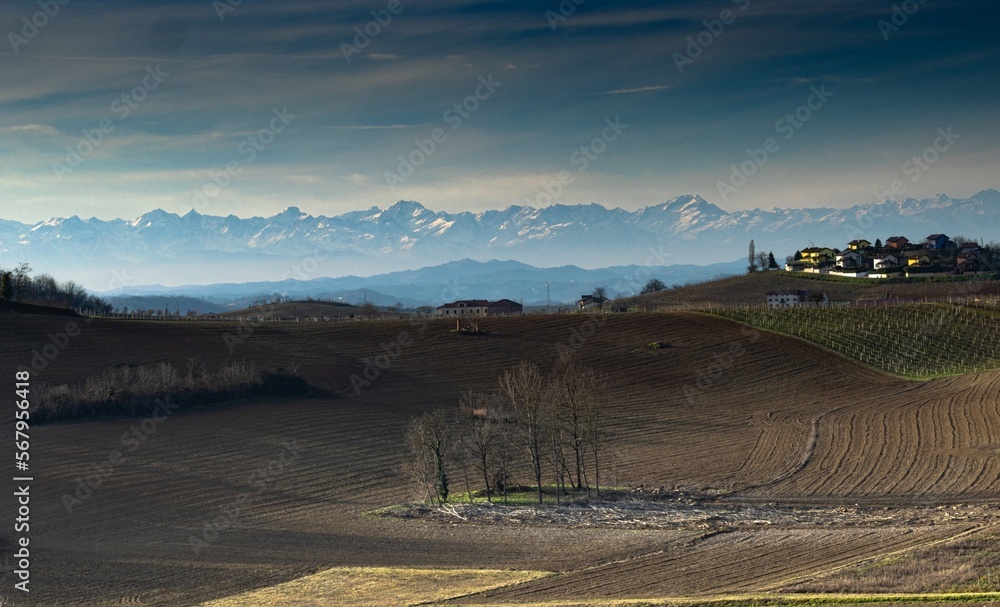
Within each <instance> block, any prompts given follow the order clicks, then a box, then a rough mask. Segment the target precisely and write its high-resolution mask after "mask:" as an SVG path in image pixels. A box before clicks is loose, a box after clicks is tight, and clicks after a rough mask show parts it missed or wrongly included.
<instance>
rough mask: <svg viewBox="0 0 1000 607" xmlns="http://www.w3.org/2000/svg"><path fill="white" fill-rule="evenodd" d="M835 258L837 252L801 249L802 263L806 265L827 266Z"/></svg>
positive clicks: (825, 249)
mask: <svg viewBox="0 0 1000 607" xmlns="http://www.w3.org/2000/svg"><path fill="white" fill-rule="evenodd" d="M836 257H837V252H836V251H834V250H833V249H830V248H827V247H809V248H806V249H802V261H804V262H806V263H807V264H813V265H823V264H828V263H832V262H833V261H834V260H835V259H836Z"/></svg>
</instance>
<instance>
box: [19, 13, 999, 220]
mask: <svg viewBox="0 0 1000 607" xmlns="http://www.w3.org/2000/svg"><path fill="white" fill-rule="evenodd" d="M577 1H579V2H580V3H579V4H575V3H574V2H573V1H572V0H564V1H563V2H562V3H560V2H558V1H548V2H527V1H519V0H510V1H499V0H494V1H465V2H461V1H452V2H441V1H435V0H426V1H417V2H413V1H409V0H401V1H399V2H394V1H393V2H391V1H390V0H375V1H364V2H361V1H355V0H345V1H339V2H336V3H332V2H321V1H305V0H297V1H296V0H292V1H289V2H273V1H272V2H265V1H264V0H242V2H238V0H219V1H217V2H213V1H212V0H198V1H169V0H168V1H161V2H156V3H152V2H130V1H126V0H119V1H116V2H96V1H86V0H69V1H68V2H66V3H65V4H60V3H59V0H48V4H46V2H45V0H43V1H42V2H41V3H39V2H37V1H36V2H23V1H14V2H5V3H3V5H2V6H0V32H6V35H5V36H4V40H0V70H2V72H0V73H3V75H4V80H3V87H2V88H0V217H3V218H6V219H17V220H20V221H25V222H32V221H37V220H41V219H45V218H48V217H50V216H66V215H73V214H77V215H80V216H83V217H90V216H97V217H101V218H113V217H126V218H129V217H136V216H138V215H140V214H142V213H144V212H146V211H149V210H151V209H154V208H162V209H164V210H167V211H170V212H177V213H185V212H187V211H189V210H191V209H192V208H194V209H196V210H198V211H199V212H202V213H207V214H214V215H225V214H229V213H232V214H236V215H240V216H251V215H270V214H273V213H276V212H278V211H280V210H282V209H284V208H286V207H288V206H292V205H295V206H298V207H300V208H301V209H302V210H303V211H306V212H309V213H312V214H325V215H333V214H338V213H343V212H347V211H350V210H356V209H364V208H368V207H370V206H373V205H378V206H382V207H385V206H388V205H391V204H392V203H394V202H396V201H397V200H417V201H419V202H421V203H423V204H424V205H425V206H428V207H430V208H432V209H435V210H446V211H457V210H486V209H491V208H504V207H507V206H509V205H511V204H524V203H526V202H529V203H533V204H536V205H537V204H542V205H545V204H550V203H561V204H582V203H591V202H597V203H600V204H603V205H605V206H609V207H612V206H620V207H623V208H626V209H635V208H638V207H641V206H644V205H651V204H657V203H659V202H663V201H665V200H668V199H670V198H673V197H675V196H678V195H682V194H700V195H702V196H703V197H705V198H706V199H708V200H709V201H711V202H713V203H715V204H718V205H719V206H721V207H723V208H725V209H727V210H736V209H742V208H751V207H761V208H765V209H770V208H772V207H775V206H777V207H812V206H832V207H843V206H849V205H852V204H857V203H861V202H868V201H873V200H876V199H879V198H882V197H884V196H882V193H886V192H887V191H888V190H889V188H890V186H891V184H892V183H893V182H894V181H897V180H899V181H901V182H902V183H903V185H904V195H905V196H913V197H918V198H919V197H927V196H932V195H935V194H938V193H947V194H950V195H952V196H956V197H960V196H967V195H971V194H973V193H975V192H977V191H979V190H982V189H986V188H995V187H998V186H1000V184H998V183H997V168H998V166H1000V164H998V160H1000V120H998V119H997V107H998V103H997V99H998V93H1000V80H998V74H1000V69H998V67H997V66H998V60H1000V41H998V40H1000V39H998V37H997V36H996V32H995V27H996V23H997V16H998V13H1000V10H998V8H995V7H994V5H993V4H988V3H985V2H971V1H948V2H945V1H944V0H925V1H924V2H923V3H921V2H920V1H919V0H907V2H896V3H895V4H893V2H885V3H882V2H871V1H865V2H862V1H855V0H842V1H830V2H801V1H800V0H771V1H766V0H724V1H717V2H630V3H620V2H608V1H599V0H577ZM45 6H47V7H48V10H49V12H50V13H53V14H52V15H51V16H49V15H45V14H43V13H42V11H43V9H44V8H45ZM984 6H985V7H986V8H984ZM55 7H57V8H58V10H57V11H56V10H55ZM372 11H375V15H374V16H373V14H372ZM393 12H395V14H392V13H393ZM40 14H41V16H39V15H40ZM387 16H388V17H390V18H387ZM376 18H377V19H378V20H381V21H382V23H378V22H377V21H376ZM25 20H27V21H28V22H29V23H30V22H31V21H32V20H34V22H35V25H34V26H27V25H26V21H25ZM880 22H881V24H880ZM39 24H40V25H41V26H40V27H37V26H38V25H39ZM720 26H721V27H720ZM355 28H358V29H360V30H361V31H364V30H365V29H367V30H368V32H369V33H370V34H374V35H373V36H366V37H364V38H358V37H357V32H358V29H355ZM345 45H349V46H345ZM348 59H350V60H349V61H348ZM484 82H485V83H489V84H488V85H486V84H483V83H484ZM817 92H820V93H821V94H820V96H818V97H817ZM477 95H478V97H477ZM456 104H458V106H457V107H456ZM463 104H464V105H463ZM810 106H812V107H810ZM796 112H798V118H797V119H796V118H795V116H796ZM789 114H791V116H792V118H791V120H789V119H788V115H789ZM803 117H805V120H802V118H803ZM616 120H617V121H618V124H619V128H618V129H610V127H608V121H611V122H614V121H616ZM625 125H627V126H625ZM939 129H941V130H943V131H944V132H949V131H948V129H951V130H950V132H951V133H953V134H955V135H958V137H951V138H950V139H949V140H948V141H947V143H944V141H943V140H942V139H941V136H940V134H939V133H940V132H941V131H939ZM769 140H771V141H769ZM418 141H419V142H421V143H418ZM935 144H937V146H938V149H937V150H933V151H932V153H928V152H927V150H928V149H933V147H934V146H935ZM581 146H583V147H584V151H583V152H581V151H580V148H581ZM432 147H433V150H432ZM67 148H68V149H67ZM759 149H762V150H765V151H767V154H766V156H763V155H761V153H760V152H759V151H758V150H759ZM748 150H751V151H753V153H752V154H748ZM401 156H402V157H404V158H409V159H411V160H413V161H416V162H415V164H417V165H418V166H413V167H412V174H409V167H405V166H404V167H400V164H401V163H400V160H399V158H400V157H401ZM914 156H921V157H922V160H923V162H922V165H919V166H918V168H917V169H915V168H914V166H915V165H914V164H913V163H912V159H913V157H914ZM928 161H931V162H928ZM907 162H910V164H909V165H907V164H906V163H907ZM918 164H919V163H918ZM733 166H736V167H737V169H738V171H739V172H740V173H741V175H736V176H734V175H733V174H732V167H733ZM741 167H743V168H741ZM401 168H402V171H401V170H400V169H401ZM393 174H395V175H396V177H393ZM560 174H562V177H563V182H564V183H563V184H561V185H560V186H558V187H556V186H553V185H552V184H554V183H556V182H557V181H558V180H559V179H560ZM568 176H571V179H568V178H567V177H568ZM744 181H745V183H744ZM720 183H722V184H726V185H725V186H723V187H720ZM734 184H739V187H736V186H734ZM546 186H548V187H546ZM199 194H200V195H199Z"/></svg>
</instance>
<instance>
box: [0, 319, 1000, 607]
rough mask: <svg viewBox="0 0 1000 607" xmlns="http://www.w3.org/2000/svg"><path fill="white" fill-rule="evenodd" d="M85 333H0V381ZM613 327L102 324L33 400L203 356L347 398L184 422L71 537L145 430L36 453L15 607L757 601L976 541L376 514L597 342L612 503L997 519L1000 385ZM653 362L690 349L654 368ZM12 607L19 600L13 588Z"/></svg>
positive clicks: (7, 322)
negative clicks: (461, 586) (419, 581)
mask: <svg viewBox="0 0 1000 607" xmlns="http://www.w3.org/2000/svg"><path fill="white" fill-rule="evenodd" d="M65 322H66V320H65V319H52V318H41V317H20V318H11V317H9V316H8V317H3V318H0V331H2V332H3V335H4V338H5V339H4V341H3V344H2V345H0V348H2V351H0V361H2V364H0V369H5V370H6V371H4V373H9V374H11V375H12V374H13V370H14V369H15V367H16V366H17V365H19V364H25V363H26V362H30V352H31V350H33V349H39V348H40V347H41V346H42V345H43V344H44V343H45V340H46V335H47V334H48V333H50V332H57V331H59V330H61V328H62V327H63V326H64V324H65ZM593 322H594V321H593V320H592V319H587V318H580V317H544V318H524V319H508V320H496V321H487V322H483V323H482V325H483V327H484V328H486V329H488V330H490V331H491V332H492V334H491V335H489V336H485V337H475V336H461V335H455V334H452V333H449V332H448V329H450V328H451V325H450V324H448V323H433V324H431V325H430V326H429V328H427V329H425V330H423V331H421V330H420V329H419V328H418V327H415V326H412V325H408V324H406V323H401V324H400V323H388V322H380V323H368V324H360V323H352V324H347V323H344V324H341V325H336V326H334V325H314V324H310V325H307V324H304V323H302V324H281V325H266V326H263V327H259V328H257V329H255V330H254V332H253V334H252V335H251V336H249V338H248V339H247V340H246V341H245V342H243V343H240V344H238V346H237V348H236V352H235V354H230V352H229V351H228V349H227V347H226V344H225V341H224V340H223V334H224V333H225V332H227V331H228V332H233V331H234V330H235V327H233V326H231V325H229V326H224V325H217V324H209V325H186V324H168V323H124V322H117V323H116V322H101V321H95V322H93V323H90V324H89V325H88V326H86V327H85V329H84V331H83V333H82V334H81V335H80V336H79V337H77V338H74V340H73V342H72V343H71V344H70V345H69V346H68V347H67V348H66V350H65V351H64V352H62V353H61V354H60V355H59V357H58V358H57V359H56V360H55V362H53V363H52V364H51V365H50V366H49V367H48V368H47V369H45V370H44V371H42V372H39V373H37V374H36V375H35V378H34V380H33V381H36V382H37V381H47V382H52V383H58V382H66V381H77V380H80V379H82V378H83V377H85V376H86V375H88V374H91V373H93V372H95V371H97V370H99V369H101V368H104V367H107V366H111V365H116V364H122V363H127V364H146V363H151V362H158V361H161V360H170V361H172V362H174V363H175V364H176V365H177V366H183V365H184V364H186V361H187V359H188V358H190V357H193V356H198V357H201V358H202V359H203V360H205V361H206V362H208V363H209V364H210V365H215V364H218V363H219V362H223V361H228V360H231V359H232V358H234V357H236V358H243V359H248V360H253V361H255V362H257V363H258V364H259V365H260V366H262V367H271V368H273V367H279V366H285V365H288V364H289V363H295V364H297V365H299V368H300V369H301V371H302V372H303V373H304V374H305V375H306V376H307V377H308V379H309V381H310V382H311V383H312V384H313V385H315V386H318V387H321V388H323V389H324V390H329V391H337V390H338V389H339V390H340V395H339V396H331V395H330V394H324V395H319V396H317V397H315V398H311V399H302V400H295V401H283V402H267V401H257V402H252V403H243V404H239V405H228V406H223V407H216V408H211V409H204V410H197V411H187V412H181V413H178V414H176V415H175V416H172V417H170V418H168V419H167V420H166V421H164V422H162V423H161V424H160V425H159V426H158V427H157V429H156V432H155V433H152V434H150V435H149V436H148V439H147V440H146V441H144V442H143V443H142V444H141V445H140V446H138V447H137V448H136V449H135V450H134V451H130V452H128V453H126V454H125V455H126V457H125V461H124V462H123V463H121V464H120V465H117V466H115V467H114V469H113V472H112V473H111V474H110V476H107V477H106V478H104V479H103V480H102V484H101V486H100V487H99V488H97V489H96V490H94V491H93V493H92V495H90V496H89V497H88V498H87V499H86V500H85V501H84V502H83V503H82V504H79V505H76V506H74V508H73V512H72V513H70V512H69V511H68V510H67V508H66V507H65V506H64V504H63V501H62V496H63V495H64V494H68V493H69V494H71V493H73V492H74V490H75V488H76V479H78V478H82V477H86V476H87V475H89V474H91V473H92V470H91V469H90V467H91V464H92V463H98V462H103V461H105V460H106V459H107V457H108V456H109V454H110V453H112V452H114V451H115V450H116V449H123V443H122V440H121V437H122V435H123V433H126V432H128V431H130V429H131V427H132V426H133V425H134V424H135V423H136V422H137V421H139V420H126V419H118V420H96V421H87V422H80V423H69V424H59V425H51V426H43V427H39V428H36V429H35V430H34V434H33V436H32V472H33V473H34V474H35V475H36V477H37V479H38V480H37V481H36V483H35V485H34V486H33V492H34V502H33V504H34V509H33V512H32V515H33V521H32V546H37V549H36V550H37V552H33V555H34V556H35V558H36V561H35V564H34V570H33V578H32V579H33V584H34V585H35V586H34V587H35V591H34V592H32V597H31V601H30V602H24V603H20V602H19V603H15V604H29V605H108V604H115V603H116V602H125V603H131V604H139V605H191V604H196V603H197V602H200V601H203V600H207V599H210V598H215V597H221V596H226V595H230V594H234V593H236V592H238V591H241V590H246V589H248V588H253V587H259V586H263V585H270V584H273V583H276V582H279V581H284V580H288V579H291V578H294V577H297V576H300V575H303V574H305V573H310V572H313V571H317V570H319V569H322V568H324V567H329V566H335V565H386V566H395V565H399V566H403V565H406V566H437V567H483V568H530V569H543V570H553V571H566V572H572V571H578V572H580V573H578V574H573V573H568V574H567V575H565V576H560V577H557V578H552V579H551V580H541V581H539V582H536V584H541V585H540V586H538V587H537V589H536V590H531V591H530V592H537V597H543V596H544V597H552V598H574V597H577V595H578V594H579V593H582V594H581V595H580V596H583V595H586V594H588V593H589V594H591V595H596V596H649V595H650V594H651V593H653V594H665V593H666V594H672V593H680V592H690V593H699V592H709V591H713V592H715V591H720V590H736V589H751V588H759V587H762V586H765V585H767V584H771V583H777V582H779V581H782V580H785V579H787V578H790V577H793V576H795V575H801V574H805V573H807V572H810V571H817V570H823V569H824V568H829V567H832V566H838V565H841V564H844V563H848V562H852V561H855V560H857V559H860V558H865V557H869V556H872V555H875V554H879V553H881V552H884V551H886V550H889V549H896V548H899V547H905V546H908V545H912V544H915V543H919V542H920V541H924V540H925V539H928V538H937V537H940V536H942V535H947V534H949V533H953V532H957V531H959V530H961V529H965V528H967V527H968V524H956V525H933V526H925V527H921V528H913V529H905V528H895V527H889V528H884V529H877V530H873V529H852V528H844V529H830V530H816V529H811V530H802V529H795V528H788V529H768V530H766V531H756V530H746V531H742V530H741V531H739V532H733V533H727V534H723V535H720V536H713V537H710V538H705V539H703V540H698V541H695V540H696V539H697V538H699V537H701V536H702V535H703V532H701V531H698V530H696V529H692V530H656V529H645V530H643V529H627V530H622V529H611V528H607V529H604V528H596V529H574V528H568V527H560V526H552V527H546V528H544V529H539V528H525V527H519V526H499V527H497V526H476V525H449V524H441V523H435V522H431V521H404V520H391V519H385V518H380V517H371V516H365V515H364V513H365V512H367V511H369V510H372V509H375V508H378V507H381V506H385V505H388V504H392V503H396V502H399V501H403V500H406V499H409V498H410V497H412V496H411V494H410V491H409V490H408V489H407V488H406V487H400V486H399V484H398V483H397V474H396V471H395V468H396V466H397V465H398V463H399V462H400V460H401V457H402V453H401V449H400V446H399V445H400V439H401V436H402V432H403V428H404V426H405V424H406V423H407V421H408V420H409V419H410V418H411V416H412V415H414V414H416V413H418V412H420V411H422V410H425V409H427V408H432V407H437V406H450V405H452V404H454V403H455V402H457V398H458V395H459V393H460V392H461V391H462V390H464V389H468V388H483V387H488V386H490V385H492V383H493V381H494V380H495V377H496V375H497V373H498V372H499V370H501V369H503V368H504V367H506V366H508V365H512V364H514V363H516V362H517V361H519V360H521V359H522V358H529V359H533V360H536V361H537V362H539V364H541V365H542V366H543V367H549V366H551V364H552V362H553V361H554V360H555V358H556V357H557V356H558V353H559V350H558V349H557V344H562V345H563V346H564V347H568V348H570V349H572V348H573V345H574V344H576V343H579V342H580V341H581V339H580V337H579V336H583V335H591V330H593V333H592V336H590V337H587V338H585V339H583V340H582V341H583V345H582V347H580V348H579V349H577V350H576V351H577V352H578V353H579V354H580V355H581V357H582V358H583V360H584V362H586V363H587V364H590V365H592V366H595V367H598V368H600V369H602V370H604V371H605V372H606V373H608V374H609V375H610V376H611V377H612V384H611V394H612V395H613V402H612V403H611V407H612V411H613V413H612V416H613V422H612V428H611V429H612V431H613V433H614V434H615V442H616V444H618V445H619V447H618V449H617V454H616V457H615V462H614V464H613V466H612V470H610V471H609V475H612V474H613V476H614V477H615V481H616V482H617V483H618V484H631V485H638V484H644V485H645V486H647V487H658V486H660V485H664V486H667V487H674V486H679V487H685V488H692V489H697V490H700V491H706V492H711V493H715V494H719V495H721V496H726V495H729V496H732V497H733V498H734V499H736V498H738V499H752V500H753V499H756V500H761V501H774V500H782V501H788V502H812V503H815V502H823V503H831V504H842V503H851V504H853V503H854V502H862V503H865V502H870V503H883V502H902V503H916V502H957V501H971V500H986V499H989V498H992V497H995V496H996V495H997V493H998V490H1000V478H998V475H1000V467H998V465H997V463H996V461H995V457H990V454H991V453H992V452H993V449H994V448H995V446H996V445H997V444H998V442H1000V440H998V437H997V436H996V433H997V432H998V430H997V429H998V428H1000V423H998V422H1000V420H998V419H997V410H996V408H997V406H996V403H997V402H998V400H1000V398H998V397H1000V395H998V392H1000V374H997V373H991V374H983V375H981V376H979V377H968V378H952V379H946V380H935V381H932V382H927V383H923V384H915V383H911V382H905V381H902V380H897V379H891V378H886V377H883V376H880V375H877V374H875V373H873V372H871V371H868V370H865V369H862V368H860V367H857V366H855V365H852V364H850V363H847V362H845V361H843V360H841V359H837V358H835V357H832V356H831V355H829V354H827V353H825V352H823V351H821V350H819V349H816V348H812V347H810V346H807V345H805V344H802V343H800V342H797V341H792V340H787V339H784V338H780V337H776V336H770V335H764V334H750V333H747V332H746V331H743V332H741V328H740V327H739V326H738V325H736V324H733V323H730V322H728V321H725V320H721V319H715V318H709V317H705V316H701V315H696V314H669V315H637V316H628V317H611V318H608V319H607V320H606V322H604V323H603V324H599V325H588V324H587V323H593ZM402 332H406V333H407V334H409V335H410V336H411V337H412V338H413V344H412V345H411V346H407V347H404V348H402V350H401V352H400V354H399V356H398V357H397V358H395V359H394V361H393V363H392V366H391V367H390V368H389V369H388V370H386V371H384V372H382V374H381V376H380V377H379V378H378V379H377V380H376V381H374V382H372V385H371V386H369V387H366V388H365V389H364V390H363V391H362V392H361V394H360V396H358V397H353V396H349V395H348V394H347V390H345V388H346V387H348V386H350V376H351V374H357V373H363V371H364V368H365V362H364V359H366V358H368V359H370V358H371V357H373V356H376V355H377V354H378V353H379V350H380V344H384V343H387V342H391V341H392V340H393V339H394V338H396V337H397V336H398V335H400V333H402ZM653 341H662V342H666V343H667V344H669V346H670V347H668V348H663V349H651V348H649V347H647V344H648V343H650V342H653ZM26 355H27V356H26ZM26 358H27V359H28V360H26ZM9 439H10V426H9V425H4V426H0V442H6V441H8V440H9ZM288 441H294V446H295V450H296V452H297V455H295V456H294V457H291V458H286V460H288V461H287V462H286V463H285V464H284V465H283V466H282V467H281V469H280V472H279V473H278V474H276V475H275V477H274V479H273V480H272V481H270V482H267V483H265V484H264V485H263V488H262V489H260V490H258V486H257V485H255V483H254V478H253V477H252V475H253V473H255V472H259V471H262V470H267V468H268V466H269V465H271V464H272V463H273V462H275V461H276V460H279V459H280V458H281V455H282V453H283V450H286V447H283V446H282V444H283V443H287V442H288ZM258 478H259V477H258ZM5 482H6V481H5ZM4 493H7V491H6V490H4ZM246 495H249V497H246ZM4 508H5V509H6V508H7V507H6V506H4ZM236 510H238V512H236ZM225 511H229V512H230V515H229V517H230V518H229V520H228V523H227V524H226V525H222V527H223V528H222V529H221V530H219V531H218V537H217V538H215V541H214V542H212V543H211V545H210V546H208V547H205V548H203V549H202V550H201V552H200V553H198V554H195V553H194V551H193V550H192V548H191V547H190V546H189V545H188V541H189V538H190V537H191V536H196V537H197V536H200V535H201V534H202V532H203V531H204V530H205V528H204V527H205V524H206V523H208V524H209V525H211V524H213V523H215V522H218V521H221V520H223V519H219V518H218V517H220V515H221V514H222V513H223V512H225ZM234 512H236V513H235V514H233V513H234ZM963 525H964V526H963ZM817 534H826V535H822V536H821V535H817ZM818 542H823V544H824V546H827V545H828V546H829V548H819V547H818V545H817V543H818ZM737 547H740V548H741V549H746V550H748V551H749V552H747V554H751V555H756V557H755V558H756V559H757V560H758V561H759V562H760V563H761V566H759V567H754V568H753V570H752V571H750V570H748V568H747V567H745V566H742V565H740V563H739V562H737V561H734V560H733V558H734V557H733V555H734V552H733V551H734V550H735V549H736V548H737ZM792 556H794V558H792ZM621 563H627V564H628V566H627V567H625V568H624V569H622V568H621V567H623V565H621ZM790 563H793V564H794V566H790ZM595 568H596V569H595ZM678 571H680V572H682V574H678V573H677V572H678ZM623 574H627V575H623ZM574 575H579V576H582V577H581V578H580V579H585V580H586V582H585V583H584V582H582V581H581V582H579V583H576V582H573V580H574V579H576V578H574V577H572V576H574ZM678 575H679V577H678ZM566 580H569V581H570V582H573V583H570V582H566V583H565V584H563V582H565V581H566ZM3 585H4V587H5V588H9V587H10V586H11V585H12V579H11V576H10V575H9V574H5V575H4V577H3ZM521 590H523V591H524V592H529V590H528V587H525V588H524V589H521ZM3 592H5V591H4V590H0V596H2V594H3ZM635 593H640V594H635ZM512 596H514V595H512ZM521 596H522V595H517V598H518V600H520V598H521ZM524 596H527V595H524ZM533 596H534V595H533Z"/></svg>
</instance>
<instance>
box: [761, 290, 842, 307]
mask: <svg viewBox="0 0 1000 607" xmlns="http://www.w3.org/2000/svg"><path fill="white" fill-rule="evenodd" d="M766 301H767V306H768V307H769V308H804V307H810V308H815V307H821V308H825V307H827V306H829V305H830V298H829V297H828V296H827V294H826V292H825V291H822V292H820V291H803V290H794V289H778V290H776V291H768V293H767V300H766Z"/></svg>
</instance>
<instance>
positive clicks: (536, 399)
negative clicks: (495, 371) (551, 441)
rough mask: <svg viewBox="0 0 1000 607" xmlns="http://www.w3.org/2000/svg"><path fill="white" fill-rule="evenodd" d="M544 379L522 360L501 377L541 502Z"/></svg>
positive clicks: (528, 363)
mask: <svg viewBox="0 0 1000 607" xmlns="http://www.w3.org/2000/svg"><path fill="white" fill-rule="evenodd" d="M545 388H546V386H545V378H544V377H543V376H542V372H541V371H540V370H539V368H538V366H537V365H535V364H534V363H530V362H527V361H522V362H520V363H518V364H517V366H515V367H514V368H513V369H508V370H507V371H504V373H503V375H501V376H500V395H501V397H502V398H503V399H504V400H505V401H506V404H507V406H509V407H510V410H511V413H512V414H513V416H514V419H515V420H516V422H517V424H518V429H519V430H520V435H521V443H522V446H523V447H524V448H525V451H526V453H527V455H528V460H529V462H530V464H531V471H532V473H533V474H534V477H535V484H536V485H537V487H538V503H539V504H540V503H542V465H543V463H544V459H545V453H546V448H547V444H546V430H547V424H546V421H547V420H546V410H545V409H546V404H547V399H546V395H545V393H546V389H545Z"/></svg>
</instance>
